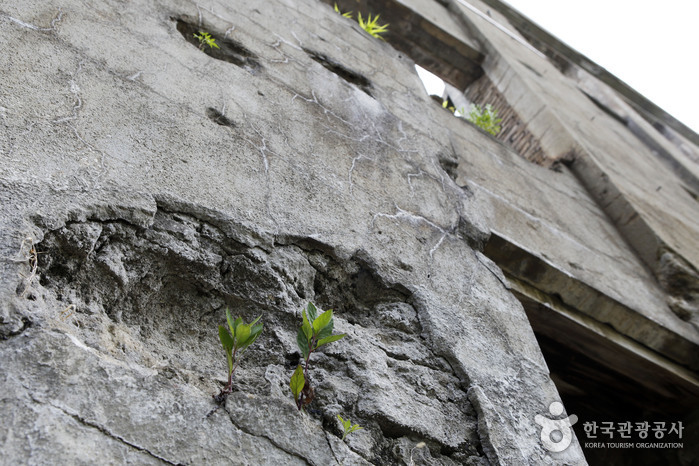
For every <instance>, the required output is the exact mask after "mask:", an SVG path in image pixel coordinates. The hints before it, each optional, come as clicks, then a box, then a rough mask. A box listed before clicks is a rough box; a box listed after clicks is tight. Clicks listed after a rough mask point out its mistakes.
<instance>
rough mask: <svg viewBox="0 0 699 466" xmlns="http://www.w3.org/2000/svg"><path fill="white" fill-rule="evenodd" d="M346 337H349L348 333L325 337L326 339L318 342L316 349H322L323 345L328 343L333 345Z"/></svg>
mask: <svg viewBox="0 0 699 466" xmlns="http://www.w3.org/2000/svg"><path fill="white" fill-rule="evenodd" d="M345 336H347V334H346V333H341V334H339V335H330V336H329V337H325V338H323V339H321V340H319V341H318V344H317V345H316V348H320V347H321V346H323V345H327V344H328V343H332V342H333V341H337V340H339V339H341V338H344V337H345Z"/></svg>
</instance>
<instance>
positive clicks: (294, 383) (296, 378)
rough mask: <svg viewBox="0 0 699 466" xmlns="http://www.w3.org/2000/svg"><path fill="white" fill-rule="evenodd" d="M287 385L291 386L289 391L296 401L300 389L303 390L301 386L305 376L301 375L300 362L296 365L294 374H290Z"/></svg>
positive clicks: (304, 383) (304, 381)
mask: <svg viewBox="0 0 699 466" xmlns="http://www.w3.org/2000/svg"><path fill="white" fill-rule="evenodd" d="M289 385H290V387H291V393H292V394H293V395H294V401H296V402H298V400H299V394H300V393H301V390H303V386H304V385H306V378H305V377H304V376H303V367H301V364H299V365H298V367H296V370H295V371H294V374H293V375H292V376H291V382H290V383H289Z"/></svg>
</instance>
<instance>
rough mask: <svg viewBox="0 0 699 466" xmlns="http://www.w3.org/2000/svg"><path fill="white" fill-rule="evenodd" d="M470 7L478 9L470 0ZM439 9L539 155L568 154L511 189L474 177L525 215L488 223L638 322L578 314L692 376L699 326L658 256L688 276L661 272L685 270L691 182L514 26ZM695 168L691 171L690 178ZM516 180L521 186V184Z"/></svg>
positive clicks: (692, 244) (691, 238) (692, 225)
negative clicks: (465, 32) (459, 24)
mask: <svg viewBox="0 0 699 466" xmlns="http://www.w3.org/2000/svg"><path fill="white" fill-rule="evenodd" d="M473 4H474V5H476V6H477V7H479V8H481V9H482V10H484V9H485V6H484V4H482V3H480V2H475V3H473ZM450 5H451V8H452V10H453V11H455V12H457V13H458V14H459V15H460V17H461V18H462V19H463V20H464V21H465V22H466V23H467V24H468V25H469V27H470V28H471V30H472V31H474V33H477V34H478V35H479V36H480V43H481V44H482V47H484V50H485V52H486V54H487V57H488V58H487V59H486V61H485V62H484V68H485V70H486V74H487V75H488V76H489V77H490V79H491V80H492V81H493V82H494V83H496V85H497V86H498V88H499V89H500V91H501V92H502V93H503V94H504V95H505V96H506V97H507V100H508V102H509V103H510V105H511V106H512V107H514V108H515V109H516V111H517V112H518V113H519V114H520V116H521V117H522V119H523V120H524V121H525V122H526V123H527V126H528V128H529V130H530V131H531V132H532V133H534V134H535V135H536V136H537V137H538V139H539V140H540V141H541V144H542V146H543V147H544V149H545V151H546V152H547V153H548V154H549V156H550V157H551V158H553V159H556V158H560V157H571V156H572V157H573V161H572V162H571V163H570V171H568V170H566V169H563V170H562V171H563V173H562V174H555V173H550V172H549V173H546V174H545V175H543V174H542V173H543V172H541V173H537V172H536V170H534V169H530V168H527V167H524V165H525V164H524V163H519V165H522V167H519V166H518V167H517V168H516V171H517V172H518V173H526V175H525V176H522V177H521V178H520V181H519V182H517V183H518V185H519V186H518V187H517V188H514V187H512V185H511V184H503V185H501V186H500V187H498V186H497V185H495V184H494V183H493V182H492V181H488V182H485V183H483V182H481V183H478V182H477V184H483V185H484V186H485V190H486V191H490V192H491V193H492V194H491V195H490V196H488V197H492V198H494V201H493V202H494V203H495V204H498V205H505V206H506V207H505V209H506V210H507V211H513V210H514V211H519V212H524V215H522V214H521V213H520V214H516V215H514V216H512V217H510V216H507V215H503V214H500V215H494V218H495V222H496V223H497V227H496V228H495V230H496V231H499V232H500V233H501V235H502V236H504V237H505V238H508V239H510V240H512V242H513V243H515V244H517V245H519V246H521V248H523V249H524V250H525V251H528V252H531V253H533V254H535V255H536V256H538V257H539V258H542V259H544V260H545V261H547V262H550V263H551V264H553V268H554V269H558V270H561V271H563V273H564V274H565V275H569V276H572V277H574V278H575V281H580V282H583V283H587V284H590V285H592V287H593V288H595V289H596V290H599V291H601V292H602V293H604V294H605V295H607V296H609V297H610V298H611V299H613V300H614V301H618V302H621V303H623V304H624V305H626V306H627V307H628V308H630V309H632V310H633V313H638V314H639V316H638V317H640V318H641V319H640V320H644V321H645V323H641V322H640V320H639V319H634V318H631V320H629V319H627V318H625V317H622V316H621V315H619V314H618V313H617V314H616V317H619V318H620V319H622V320H624V321H625V323H622V322H617V323H614V322H613V320H614V317H608V316H606V315H603V316H600V315H599V313H600V312H601V313H604V310H603V309H600V308H599V305H598V304H594V305H593V307H594V308H595V309H596V310H595V311H594V312H596V313H598V315H594V313H593V312H588V311H585V312H587V313H588V314H591V315H593V317H595V318H597V319H598V320H600V321H602V322H609V323H611V324H612V325H613V326H614V327H615V328H617V329H618V330H619V331H620V332H621V333H622V334H624V335H627V336H631V337H632V338H634V339H635V340H637V341H639V342H641V343H642V344H644V345H648V346H650V347H651V348H653V349H654V350H655V351H658V352H660V353H661V354H663V355H665V356H667V357H668V358H670V359H671V360H672V361H675V362H677V363H679V364H681V365H684V366H687V367H689V368H690V369H692V370H695V371H696V370H697V368H699V361H698V360H697V359H696V354H697V352H696V348H697V345H699V329H698V328H697V326H696V325H694V323H693V322H695V321H696V317H695V315H696V311H695V310H694V309H695V307H696V304H695V302H694V298H693V296H694V294H692V295H691V296H690V298H689V301H688V302H687V301H685V302H680V301H682V300H683V299H684V298H683V297H684V296H686V293H683V292H679V293H678V292H677V289H676V288H677V287H673V286H672V285H671V283H678V282H679V280H677V279H676V278H675V279H673V278H670V279H668V278H666V277H667V275H668V274H667V271H666V270H667V269H666V268H664V267H663V266H662V261H661V258H662V257H669V256H672V257H676V259H675V260H674V261H675V262H676V263H678V264H681V265H678V267H679V269H681V270H687V271H689V272H672V273H670V276H671V277H672V276H676V275H677V274H679V275H682V276H688V277H695V276H696V270H697V266H699V256H697V251H699V249H698V248H697V247H696V245H697V242H696V238H697V237H699V223H697V219H698V218H699V216H697V215H696V214H697V203H696V200H695V199H694V198H692V195H691V192H692V188H691V186H688V185H687V184H686V183H684V182H683V181H681V179H678V177H677V175H676V174H675V173H673V172H672V170H671V169H669V168H668V167H667V166H666V165H665V164H664V163H663V161H662V160H660V159H659V158H658V157H656V156H655V155H654V154H653V152H652V151H651V149H650V148H649V147H648V146H647V145H645V144H644V143H643V142H642V141H641V140H639V139H638V137H637V136H636V135H634V134H633V133H632V132H631V131H629V130H628V129H627V128H625V127H623V126H622V125H621V124H620V123H619V121H616V120H615V119H614V118H613V117H612V116H610V115H609V114H607V113H605V111H603V110H602V109H601V108H599V107H598V106H597V105H595V104H594V103H593V102H592V101H591V100H590V99H589V98H588V97H587V96H586V95H585V94H584V93H583V92H581V91H580V89H578V87H577V86H578V85H577V83H576V82H575V81H573V80H571V79H569V78H568V77H566V76H565V75H563V74H561V73H560V72H559V71H558V70H557V69H556V68H555V67H554V66H553V65H552V64H551V63H550V62H548V61H547V60H546V59H545V58H544V57H543V56H542V55H541V54H537V53H536V52H533V51H532V50H530V47H528V46H526V45H525V44H523V40H522V39H521V38H520V39H519V40H520V41H519V42H518V41H517V40H513V37H512V35H513V36H516V35H517V34H516V32H514V31H515V28H514V27H512V26H509V25H508V26H509V30H510V32H511V34H512V35H507V34H505V33H503V31H502V30H501V29H500V28H498V27H496V25H494V24H492V23H491V22H490V21H489V20H486V19H484V18H483V17H481V16H479V15H477V14H475V13H474V12H473V11H471V10H470V9H469V8H466V7H463V6H462V5H461V4H460V3H459V2H458V0H454V1H452V2H450ZM492 14H493V18H494V21H496V22H499V23H500V24H505V25H507V24H508V23H507V21H506V20H505V19H504V17H502V16H501V15H499V13H497V12H493V13H492ZM629 111H631V110H630V109H629ZM666 148H667V150H668V151H670V150H672V149H670V148H669V147H666ZM675 155H678V156H679V154H675ZM483 159H484V162H483V163H480V164H476V165H477V166H479V168H480V167H485V163H491V164H492V163H493V159H492V158H491V159H490V161H488V160H486V158H483ZM512 163H515V164H517V162H512ZM479 168H477V169H476V170H478V169H479ZM481 170H484V169H481ZM486 171H487V170H486ZM694 171H696V167H692V170H691V171H689V173H694ZM481 176H482V175H481ZM573 177H574V178H577V179H578V180H579V182H577V181H576V180H572V178H573ZM508 179H510V178H508ZM524 184H527V185H529V187H528V188H527V189H522V185H524ZM581 186H582V187H583V188H584V189H581ZM537 191H538V193H537ZM581 192H582V193H583V194H581ZM523 193H524V194H523ZM530 194H531V196H530ZM668 206H672V208H668ZM610 220H611V223H610ZM532 222H533V223H534V224H535V225H532V226H531V227H532V229H534V230H536V233H534V234H531V235H526V234H523V233H522V228H520V226H519V225H522V226H523V225H524V224H526V223H532ZM518 224H519V225H518ZM562 244H568V246H563V247H562V246H561V245H562ZM629 246H630V247H629ZM592 251H594V253H591V252H592ZM665 254H667V255H668V256H664V255H665ZM639 259H640V261H639ZM648 269H649V270H650V272H651V273H650V274H649V273H648ZM679 269H677V268H675V270H679ZM603 270H604V271H605V273H602V271H603ZM612 271H613V272H612ZM515 275H517V274H515ZM529 278H531V276H529ZM541 281H542V282H546V281H547V280H546V279H544V280H541ZM687 283H688V285H687V287H688V289H690V290H691V289H693V287H695V286H696V278H690V280H689V281H688V282H687ZM554 287H557V286H556V285H555V284H552V285H551V288H554ZM687 287H685V288H687ZM558 288H561V287H558ZM631 290H633V291H631ZM547 291H552V290H547ZM557 292H559V293H561V291H560V290H559V291H557ZM561 294H563V293H561ZM573 301H574V300H569V301H568V302H573ZM577 306H578V304H577V303H576V307H577ZM583 308H584V306H583ZM680 348H681V349H680Z"/></svg>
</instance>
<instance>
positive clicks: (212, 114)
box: [206, 107, 236, 128]
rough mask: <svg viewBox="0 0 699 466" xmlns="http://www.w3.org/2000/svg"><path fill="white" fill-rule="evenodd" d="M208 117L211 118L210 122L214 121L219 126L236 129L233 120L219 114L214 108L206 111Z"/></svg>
mask: <svg viewBox="0 0 699 466" xmlns="http://www.w3.org/2000/svg"><path fill="white" fill-rule="evenodd" d="M206 116H207V117H209V120H211V121H213V122H214V123H216V124H217V125H221V126H228V127H230V128H235V126H236V125H235V122H234V121H233V120H231V119H229V118H228V117H226V115H224V114H223V113H221V112H219V111H218V110H216V109H215V108H213V107H209V108H207V109H206Z"/></svg>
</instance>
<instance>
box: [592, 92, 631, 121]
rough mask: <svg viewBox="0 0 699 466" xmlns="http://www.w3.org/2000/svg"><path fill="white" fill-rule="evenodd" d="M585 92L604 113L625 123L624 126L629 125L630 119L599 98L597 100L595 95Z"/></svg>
mask: <svg viewBox="0 0 699 466" xmlns="http://www.w3.org/2000/svg"><path fill="white" fill-rule="evenodd" d="M583 94H585V96H587V98H588V99H590V101H592V103H593V104H595V105H596V106H597V108H599V109H600V110H602V111H603V112H604V113H606V114H607V115H609V116H610V117H612V118H614V119H615V120H616V121H618V122H619V123H621V124H622V125H624V126H626V125H627V123H628V121H627V120H626V118H624V117H622V116H621V115H619V114H618V113H616V112H615V111H614V110H612V109H611V108H609V107H607V106H606V105H604V104H603V103H602V102H600V101H599V100H597V99H595V98H594V97H592V96H591V95H590V94H588V93H587V92H585V91H583Z"/></svg>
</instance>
